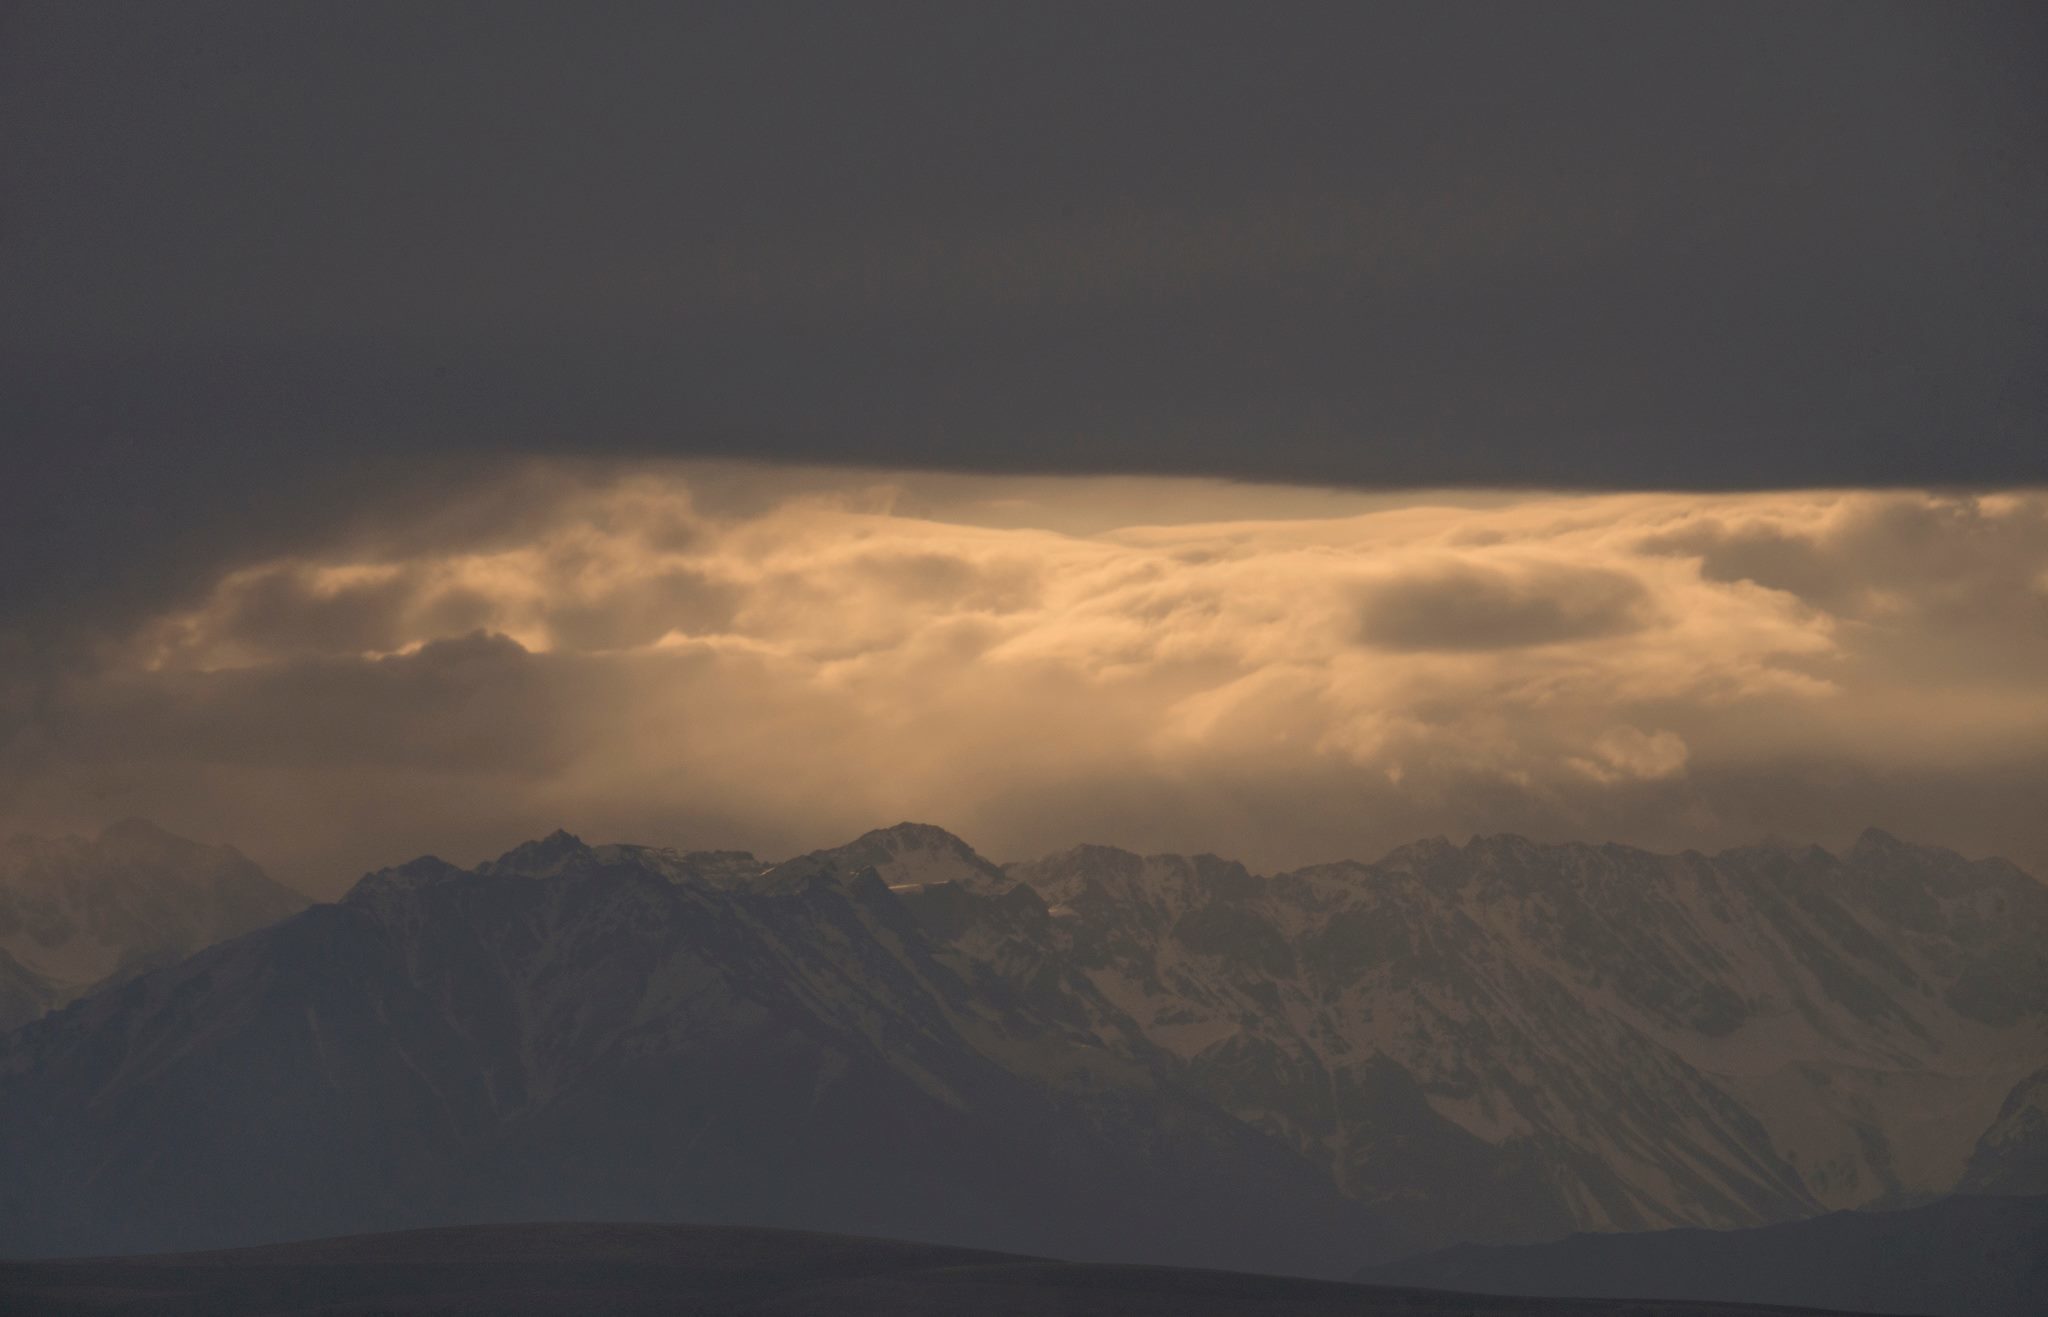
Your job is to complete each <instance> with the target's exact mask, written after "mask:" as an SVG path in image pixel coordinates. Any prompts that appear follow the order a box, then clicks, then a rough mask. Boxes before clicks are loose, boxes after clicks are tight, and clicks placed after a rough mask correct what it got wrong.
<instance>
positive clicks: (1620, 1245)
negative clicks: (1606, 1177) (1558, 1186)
mask: <svg viewBox="0 0 2048 1317" xmlns="http://www.w3.org/2000/svg"><path fill="white" fill-rule="evenodd" d="M1358 1278H1359V1279H1360V1280H1362V1281H1366V1282H1369V1283H1371V1284H1375V1285H1424V1286H1429V1287H1432V1288H1443V1289H1460V1290H1476V1291H1480V1292H1483V1293H1487V1294H1516V1295H1570V1296H1578V1297H1582V1298H1619V1297H1623V1296H1628V1297H1634V1298H1652V1299H1682V1300H1693V1301H1713V1302H1722V1303H1733V1302H1743V1303H1782V1304H1799V1305H1804V1306H1809V1307H1816V1308H1834V1309H1849V1310H1854V1311H1857V1312H1872V1313H1918V1314H1928V1315H1930V1317H2038V1315H2039V1314H2040V1313H2043V1312H2048V1197H2032V1198H1971V1197H1959V1198H1950V1199H1947V1200H1944V1201H1942V1202H1939V1203H1933V1204H1930V1205H1928V1206H1926V1207H1920V1208H1914V1209H1912V1210H1910V1211H1901V1212H1835V1213H1831V1214H1829V1215H1827V1216H1823V1217H1818V1218H1816V1219H1814V1220H1810V1221H1794V1222H1789V1223H1786V1224H1784V1225H1775V1226H1761V1227H1758V1228H1756V1229H1752V1230H1731V1231H1710V1230H1664V1231H1656V1232H1653V1233H1649V1234H1620V1235H1573V1236H1572V1237H1570V1238H1569V1239H1563V1240H1559V1241H1557V1242H1556V1243H1550V1244H1524V1245H1519V1246H1507V1247H1491V1248H1489V1247H1486V1246H1483V1245H1476V1244H1463V1245H1459V1246H1458V1247H1456V1248H1450V1249H1445V1250H1444V1251H1442V1252H1440V1253H1430V1254H1425V1255H1423V1256H1421V1257H1416V1258H1409V1259H1406V1260H1404V1261H1401V1262H1395V1263H1391V1264H1388V1265H1384V1266H1378V1267H1367V1268H1366V1269H1365V1270H1364V1271H1362V1272H1360V1273H1359V1277H1358Z"/></svg>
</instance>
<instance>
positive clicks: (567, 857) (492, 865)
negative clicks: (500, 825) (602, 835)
mask: <svg viewBox="0 0 2048 1317" xmlns="http://www.w3.org/2000/svg"><path fill="white" fill-rule="evenodd" d="M595 858H596V852H595V851H593V850H592V849H591V848H590V847H589V846H587V845H585V844H584V842H583V839H582V838H581V837H579V836H577V835H576V834H575V833H573V832H570V831H569V830H568V829H566V828H556V829H555V830H554V831H553V832H550V833H549V834H548V835H547V836H545V837H541V838H539V839H538V840H535V841H526V842H521V843H520V844H519V845H517V846H514V847H513V848H512V849H511V850H509V851H506V852H505V853H504V854H503V855H500V856H499V857H498V858H497V859H495V860H489V861H486V862H485V863H483V864H480V865H478V866H477V872H478V873H500V874H520V875H523V876H526V877H531V878H544V877H548V876H549V875H552V874H555V873H559V872H561V870H562V869H563V867H564V866H566V865H570V864H574V863H577V862H580V861H584V860H592V859H595Z"/></svg>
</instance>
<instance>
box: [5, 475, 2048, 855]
mask: <svg viewBox="0 0 2048 1317" xmlns="http://www.w3.org/2000/svg"><path fill="white" fill-rule="evenodd" d="M9 698H10V702H11V704H12V705H13V708H12V710H11V712H12V714H13V716H14V719H15V730H14V734H13V735H11V736H10V737H9V738H8V741H7V744H6V747H5V750H4V758H0V789H4V791H5V793H6V794H5V797H4V800H0V807H4V814H5V818H6V821H7V822H10V823H12V824H14V825H15V826H21V827H50V826H81V827H82V826H90V825H92V824H94V823H95V822H97V821H99V820H101V819H104V818H106V817H109V816H113V815H118V814H127V813H144V814H149V815H152V816H155V817H158V818H160V819H161V820H163V821H164V822H166V823H167V824H169V825H171V826H175V827H182V828H185V829H187V830H190V831H193V832H196V833H200V834H202V835H213V836H219V837H224V838H229V839H233V840H236V841H237V842H239V843H241V844H243V845H244V846H245V847H246V848H247V849H249V850H250V851H251V852H252V853H254V854H256V855H257V856H258V858H260V859H264V860H266V861H268V862H270V863H272V864H273V865H275V866H276V867H278V869H279V870H280V871H281V872H282V873H284V874H285V875H286V876H288V877H290V878H293V879H295V880H297V881H300V882H301V883H303V884H305V885H306V886H308V887H309V888H310V889H313V890H316V891H332V890H335V889H336V888H338V887H340V886H341V885H342V884H344V883H345V882H346V881H347V880H348V879H349V878H351V877H352V876H353V874H354V873H355V872H357V871H359V870H360V869H361V868H363V867H367V866H369V865H373V864H379V863H384V862H388V861H392V860H395V859H398V858H402V857H404V856H406V855H408V854H410V853H413V852H417V851H420V850H429V849H431V850H439V851H442V852H445V853H448V854H449V855H450V856H451V858H473V857H474V855H475V854H480V853H484V852H488V851H491V850H492V849H494V848H496V847H500V846H502V845H505V844H508V843H509V842H511V841H513V840H516V839H518V838H520V837H523V836H526V835H531V834H534V833H537V832H540V831H544V830H546V829H548V828H552V827H554V826H556V825H557V824H566V825H568V826H570V827H572V828H575V829H578V830H581V831H584V832H586V833H589V834H592V835H597V836H603V837H626V838H633V839H637V840H646V841H653V842H661V843H669V844H681V845H696V846H713V845H744V846H751V847H754V848H756V849H759V850H762V851H763V852H767V853H778V852H788V851H793V850H796V849H799V848H803V847H808V846H813V845H820V844H826V843H830V842H834V841H838V840H843V839H844V837H845V836H847V835H850V834H852V833H855V832H858V831H860V830H862V829H865V828H867V827H870V826H874V825H877V824H881V823H887V822H893V821H895V820H896V819H898V818H902V817H915V818H923V819H929V820H932V821H936V822H940V823H943V824H945V825H947V826H949V827H952V828H954V829H955V830H956V831H959V832H961V833H962V834H963V835H966V836H967V837H968V838H969V839H970V840H972V841H974V842H975V843H976V844H977V845H979V846H981V847H983V848H984V849H986V850H988V851H989V852H991V853H993V854H995V855H998V856H1002V857H1005V858H1009V857H1016V856H1021V855H1026V854H1032V853H1036V852H1038V851H1042V850H1044V849H1047V848H1050V847H1053V846H1059V845H1065V844H1068V843H1071V842H1073V841H1076V840H1081V839H1084V838H1085V839H1093V840H1101V841H1108V842H1114V843H1118V844H1123V845H1128V846H1132V847H1136V848H1162V849H1163V848H1172V849H1182V850H1205V849H1206V850H1214V851H1218V852H1221V853H1225V854H1233V855H1238V856H1242V857H1244V858H1245V859H1247V860H1248V861H1251V862H1253V863H1255V864H1257V865H1261V866H1280V865H1290V864H1297V863H1303V862H1308V861H1313V860H1317V859H1327V858H1334V857H1337V856H1342V855H1359V856H1368V855H1371V854H1374V853H1377V852H1378V851H1379V850H1380V849H1383V848H1384V847H1386V846H1389V845H1393V844H1397V843H1399V842H1401V841H1405V840H1409V839H1412V838H1413V837H1416V836H1419V835H1426V834H1431V833H1447V834H1451V835H1454V836H1459V835H1463V834H1465V833H1469V832H1472V831H1493V830H1503V829H1506V830H1515V831H1523V832H1528V833H1531V834H1534V835H1538V836H1545V837H1566V836H1570V837H1584V838H1592V839H1607V838H1611V839H1615V840H1621V841H1627V842H1633V843H1638V844H1647V845H1655V846H1661V847H1683V846H1701V847H1712V846H1718V845H1724V844H1733V843H1738V842H1744V841H1750V840H1755V839H1756V838H1758V837H1759V836H1762V835H1767V834H1778V835H1784V836H1787V837H1792V838H1797V839H1801V840H1805V839H1819V840H1822V841H1833V840H1839V839H1841V838H1843V837H1845V836H1847V835H1850V834H1852V833H1853V832H1854V831H1855V830H1857V829H1859V828H1861V827H1862V826H1864V825H1866V824H1871V823H1877V824H1882V825H1883V826H1886V827H1888V828H1891V829H1892V830H1894V831H1898V832H1902V833H1906V834H1911V835H1915V836H1918V837H1921V838H1924V839H1927V840H1931V841H1939V842H1945V843H1948V844H1951V845H1955V846H1957V847H1959V848H1961V849H1964V850H1970V851H1979V852H1983V851H1997V852H2002V853H2006V854H2009V855H2011V856H2012V857H2013V858H2015V859H2017V860H2019V861H2020V862H2021V863H2023V864H2027V865H2029V866H2031V867H2033V868H2035V870H2036V871H2037V872H2039V871H2042V870H2044V869H2048V863H2044V861H2048V823H2044V822H2043V820H2042V818H2041V811H2040V809H2039V808H2038V806H2039V801H2040V798H2041V794H2042V790H2043V788H2044V786H2048V494H2043V493H2039V492H2032V491H2014V492H2001V493H1995V494H1980V495H1960V494H1933V493H1892V492H1885V493H1877V492H1856V491H1830V492H1799V493H1770V494H1743V495H1724V496H1701V495H1649V494H1628V495H1583V496H1561V495H1559V496H1551V495H1546V496H1530V495H1513V496H1509V495H1484V494H1470V493H1461V494H1458V495H1447V496H1430V495H1404V496H1387V495H1377V496H1367V495H1358V494H1347V493H1337V492H1332V491H1326V490H1307V489H1284V488H1272V487H1248V486H1232V485H1227V484H1222V483H1217V482H1204V481H1186V480H1154V479H1136V478H1131V479H1101V478H1091V479H1082V478H1077V479H1057V478H1006V477H987V476H935V475H923V474H916V473H912V474H902V475H888V474H875V473H857V472H831V471H786V470H784V471H772V472H771V471H766V470H749V469H746V468H735V467H724V466H708V465H702V464H693V465H681V466H640V467H634V468H630V469H626V468H617V467H575V466H562V465H551V466H536V467H531V468H527V469H524V470H522V471H521V472H519V473H517V474H516V475H513V476H511V477H508V478H506V479H503V480H499V481H494V482H490V483H488V484H485V485H480V486H478V487H476V488H474V489H471V490H470V491H468V492H467V493H466V494H464V495H463V496H461V497H460V498H457V499H454V500H451V501H450V502H449V503H448V505H447V506H446V507H445V508H444V509H443V510H442V512H441V513H440V515H438V516H436V517H433V518H428V519H424V520H421V519H408V520H406V521H404V522H403V523H402V524H397V523H395V524H391V525H384V526H379V525H376V524H373V523H364V524H361V525H358V526H356V527H355V528H354V530H353V531H352V532H351V533H349V534H346V535H340V536H335V537H332V538H330V539H329V540H328V541H326V542H325V543H323V544H322V545H321V546H319V547H318V548H315V549H309V550H307V551H305V552H302V553H300V554H297V555H294V556H289V557H278V558H270V559H264V560H259V561H251V562H245V563H242V564H240V565H238V566H236V567H235V568H233V569H232V570H230V571H228V572H226V573H225V574H223V575H221V576H219V577H218V579H216V580H214V581H213V582H212V583H211V584H210V585H209V586H207V587H206V588H204V589H203V590H201V591H200V592H198V593H197V594H196V595H195V596H193V597H192V598H190V599H189V600H187V599H180V600H175V601H167V605H166V607H164V608H163V609H161V610H159V611H158V612H157V613H155V614H154V615H152V616H149V617H147V618H146V619H145V620H144V621H142V622H141V623H140V624H139V625H136V626H134V627H132V628H129V629H126V630H124V631H123V632H122V633H121V634H119V635H118V636H114V637H110V638H109V639H108V640H107V642H106V644H105V646H104V647H103V650H102V652H101V654H100V657H99V658H98V660H97V661H96V662H95V663H93V664H92V665H90V666H87V667H82V668H80V669H78V670H75V671H72V672H69V673H66V674H64V675H62V676H61V677H47V678H44V679H41V680H39V681H37V682H36V683H34V684H33V687H32V688H29V687H23V686H20V685H19V684H17V688H16V689H15V690H14V691H13V693H12V694H11V695H10V697H9Z"/></svg>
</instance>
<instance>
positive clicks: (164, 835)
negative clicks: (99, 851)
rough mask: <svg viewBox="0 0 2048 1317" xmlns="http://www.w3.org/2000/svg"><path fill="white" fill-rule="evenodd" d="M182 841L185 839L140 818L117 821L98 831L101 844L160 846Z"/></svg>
mask: <svg viewBox="0 0 2048 1317" xmlns="http://www.w3.org/2000/svg"><path fill="white" fill-rule="evenodd" d="M184 840H185V838H183V837H180V836H178V835H177V834H176V833H174V832H169V831H166V830H165V829H163V828H160V827H158V826H157V825H156V824H154V823H152V822H150V821H149V820H148V819H141V818H126V819H119V820H117V821H115V822H113V823H109V824H108V825H107V826H106V827H104V828H101V829H100V841H101V842H102V843H107V842H114V843H117V844H118V843H127V844H130V845H133V844H136V843H144V844H148V845H153V846H161V845H163V844H164V843H165V842H181V841H184Z"/></svg>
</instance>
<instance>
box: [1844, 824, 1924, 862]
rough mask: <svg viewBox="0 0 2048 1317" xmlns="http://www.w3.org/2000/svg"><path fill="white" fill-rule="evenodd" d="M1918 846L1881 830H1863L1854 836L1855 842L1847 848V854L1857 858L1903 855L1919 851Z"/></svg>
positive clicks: (1874, 828)
mask: <svg viewBox="0 0 2048 1317" xmlns="http://www.w3.org/2000/svg"><path fill="white" fill-rule="evenodd" d="M1919 849H1920V848H1919V847H1918V846H1913V845H1910V844H1909V843H1907V842H1903V841H1900V840H1899V839H1898V838H1897V837H1895V836H1893V835H1892V834H1891V833H1889V832H1886V831H1885V830H1884V829H1883V828H1876V827H1871V828H1865V829H1864V830H1863V831H1862V832H1860V833H1858V834H1856V840H1855V841H1854V842H1853V843H1852V844H1851V845H1850V847H1849V854H1850V855H1852V856H1855V857H1857V858H1863V857H1867V856H1874V855H1904V854H1910V853H1911V852H1913V851H1916V850H1919Z"/></svg>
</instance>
